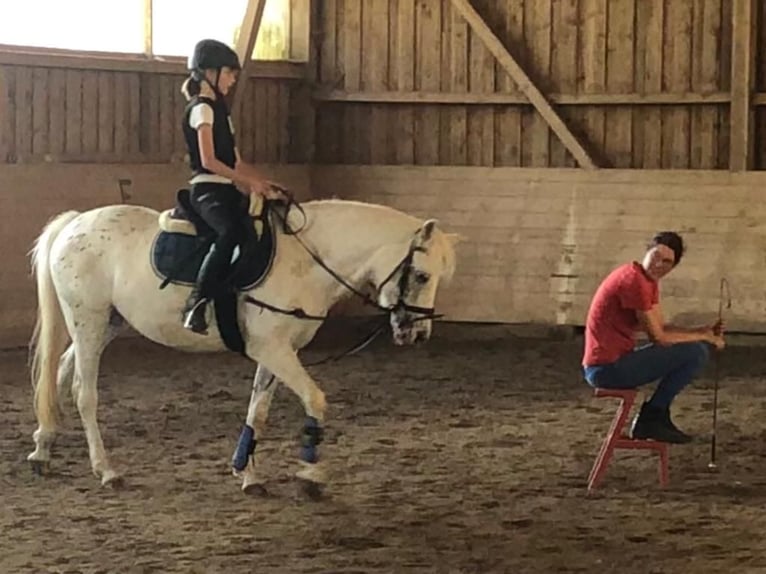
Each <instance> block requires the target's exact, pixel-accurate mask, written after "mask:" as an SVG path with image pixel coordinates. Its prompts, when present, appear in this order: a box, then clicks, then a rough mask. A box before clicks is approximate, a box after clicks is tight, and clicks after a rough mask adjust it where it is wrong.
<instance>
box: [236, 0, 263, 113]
mask: <svg viewBox="0 0 766 574" xmlns="http://www.w3.org/2000/svg"><path fill="white" fill-rule="evenodd" d="M265 6H266V0H248V3H247V10H245V17H244V18H243V19H242V25H241V26H240V28H239V37H238V38H237V46H236V48H235V50H236V52H237V56H239V62H240V64H241V65H242V71H241V72H240V74H239V77H240V82H244V81H246V80H247V77H248V68H250V63H251V62H252V60H253V50H254V49H255V41H256V39H257V38H258V30H259V29H260V27H261V19H262V18H263V8H264V7H265ZM240 82H237V84H235V85H234V89H233V92H234V93H233V94H231V109H233V110H235V109H237V108H236V100H237V94H238V93H239V92H240V91H241V90H238V89H237V85H238V84H239V83H240Z"/></svg>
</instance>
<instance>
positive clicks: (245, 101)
mask: <svg viewBox="0 0 766 574" xmlns="http://www.w3.org/2000/svg"><path fill="white" fill-rule="evenodd" d="M254 84H255V82H252V81H248V82H247V83H246V84H243V85H242V86H240V89H241V90H242V96H241V97H242V115H241V118H240V121H241V122H242V123H241V124H240V125H239V126H237V127H238V132H237V134H238V135H237V145H238V146H239V152H240V154H241V155H242V158H243V159H244V160H245V161H247V162H249V163H253V162H254V161H255V159H254V157H253V155H254V153H255V151H254V150H255V134H254V133H253V131H254V129H255V85H254Z"/></svg>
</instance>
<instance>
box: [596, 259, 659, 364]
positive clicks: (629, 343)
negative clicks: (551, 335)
mask: <svg viewBox="0 0 766 574" xmlns="http://www.w3.org/2000/svg"><path fill="white" fill-rule="evenodd" d="M659 300H660V294H659V289H658V287H657V282H656V281H654V280H652V279H651V278H649V277H648V276H647V275H646V273H645V272H644V269H643V267H641V265H640V264H639V263H636V262H635V261H634V262H633V263H626V264H625V265H621V266H620V267H618V268H617V269H615V270H614V271H612V272H611V273H610V274H609V275H607V276H606V278H605V279H604V280H603V281H602V282H601V285H599V288H598V289H597V290H596V294H595V295H594V296H593V300H592V301H591V303H590V309H588V318H587V320H586V322H585V354H584V355H583V358H582V364H583V365H584V366H593V365H605V364H607V363H613V362H615V361H616V360H617V359H619V358H620V357H622V356H623V355H625V354H627V353H629V352H631V351H632V350H633V348H634V347H635V345H636V339H635V335H636V331H637V329H638V326H639V323H638V316H637V314H636V311H648V310H649V309H651V308H652V307H653V306H654V305H656V304H657V303H659Z"/></svg>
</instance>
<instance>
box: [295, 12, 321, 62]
mask: <svg viewBox="0 0 766 574" xmlns="http://www.w3.org/2000/svg"><path fill="white" fill-rule="evenodd" d="M312 4H314V5H316V4H318V3H317V2H311V0H290V38H289V41H290V50H289V54H288V57H289V59H290V60H300V61H304V62H307V61H309V59H310V51H311V45H310V44H311V42H310V34H311V10H312V9H313V6H312Z"/></svg>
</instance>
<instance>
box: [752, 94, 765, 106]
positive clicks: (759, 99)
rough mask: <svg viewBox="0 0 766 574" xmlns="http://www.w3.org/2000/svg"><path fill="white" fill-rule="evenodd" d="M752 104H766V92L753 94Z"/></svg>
mask: <svg viewBox="0 0 766 574" xmlns="http://www.w3.org/2000/svg"><path fill="white" fill-rule="evenodd" d="M752 104H753V105H754V106H766V92H758V93H757V94H753V101H752Z"/></svg>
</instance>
